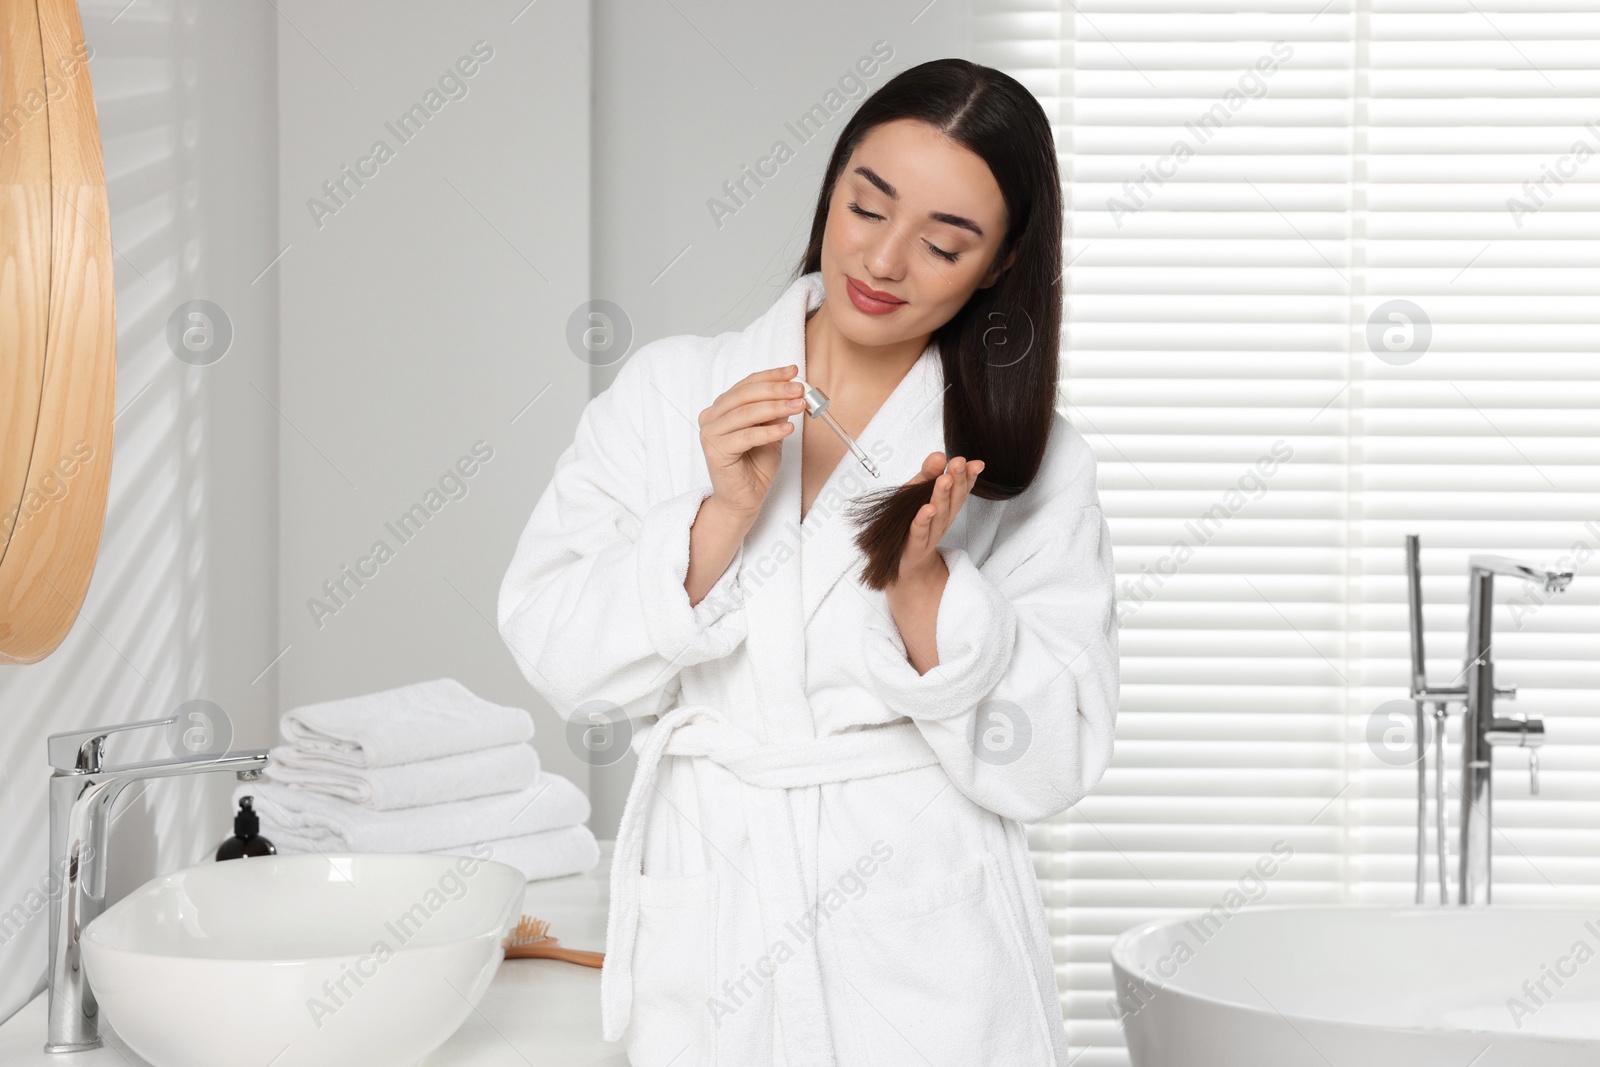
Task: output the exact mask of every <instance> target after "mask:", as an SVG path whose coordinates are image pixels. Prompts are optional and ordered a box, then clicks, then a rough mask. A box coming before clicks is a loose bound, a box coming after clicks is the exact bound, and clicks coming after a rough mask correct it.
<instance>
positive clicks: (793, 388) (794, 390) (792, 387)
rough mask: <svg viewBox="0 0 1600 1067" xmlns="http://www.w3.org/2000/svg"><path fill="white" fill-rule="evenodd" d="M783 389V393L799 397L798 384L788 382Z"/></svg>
mask: <svg viewBox="0 0 1600 1067" xmlns="http://www.w3.org/2000/svg"><path fill="white" fill-rule="evenodd" d="M783 388H784V391H785V392H788V393H791V394H793V395H795V396H799V395H800V383H799V382H790V383H789V384H788V385H786V386H784V387H783Z"/></svg>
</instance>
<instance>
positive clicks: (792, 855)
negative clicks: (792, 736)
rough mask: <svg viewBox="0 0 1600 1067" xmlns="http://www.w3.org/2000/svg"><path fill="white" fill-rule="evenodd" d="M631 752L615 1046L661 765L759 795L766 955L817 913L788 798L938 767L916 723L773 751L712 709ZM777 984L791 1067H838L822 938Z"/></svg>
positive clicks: (755, 810)
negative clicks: (788, 930)
mask: <svg viewBox="0 0 1600 1067" xmlns="http://www.w3.org/2000/svg"><path fill="white" fill-rule="evenodd" d="M632 747H633V748H634V749H635V751H637V752H638V754H639V766H638V770H637V771H636V772H635V774H634V779H633V785H632V787H631V788H630V789H629V790H628V799H627V802H626V804H625V805H624V806H623V809H622V820H621V823H620V824H619V826H618V828H617V842H616V848H615V851H614V853H613V856H612V862H611V912H610V916H609V917H608V919H607V923H606V958H605V966H604V968H603V969H602V970H601V976H600V997H601V1009H602V1011H601V1017H602V1020H603V1030H604V1036H605V1039H606V1040H607V1041H617V1040H620V1039H621V1037H622V1031H623V1029H624V1028H625V1027H626V1026H627V1024H628V1018H629V1016H630V1014H631V1012H632V1007H633V945H634V935H635V934H636V933H637V931H638V928H639V877H640V875H641V874H642V862H643V854H644V829H645V826H646V824H647V821H648V820H647V816H648V815H649V804H650V802H651V800H652V799H653V797H654V793H655V785H656V770H657V767H658V765H659V763H660V761H661V757H662V756H663V755H683V756H705V757H707V758H709V759H712V760H715V761H716V762H717V763H719V764H721V765H722V766H723V767H726V768H727V769H728V770H730V771H732V772H733V774H734V775H736V776H737V777H738V778H739V779H740V780H741V781H742V782H744V783H745V784H746V785H749V786H753V787H754V788H753V789H751V790H750V798H749V800H748V802H747V810H748V811H749V812H750V813H751V817H752V821H753V822H755V824H756V825H757V826H759V831H760V832H752V833H751V834H750V847H751V851H752V853H753V856H754V861H755V867H756V871H755V874H756V882H757V887H758V890H759V892H760V894H761V914H762V916H763V922H764V923H765V925H766V928H767V929H766V935H767V944H768V945H770V944H772V943H774V942H776V941H778V940H780V939H781V938H782V929H783V923H784V921H785V920H792V919H794V918H796V917H799V916H802V915H805V914H806V913H808V912H809V911H810V910H811V909H812V908H813V907H814V906H815V902H814V901H812V900H809V899H808V898H807V896H806V893H805V886H804V878H803V876H802V873H801V865H800V848H799V845H798V843H797V841H796V836H795V829H794V823H793V821H792V819H791V816H790V809H789V804H788V795H787V793H786V792H785V790H788V789H792V788H798V787H800V786H813V785H821V784H823V783H826V782H843V781H849V780H850V779H854V778H870V777H874V776H876V775H880V774H896V773H899V772H901V771H908V770H914V769H916V768H918V767H926V766H929V765H930V764H933V763H937V762H938V756H937V755H936V754H935V753H934V751H933V749H932V748H931V747H930V746H929V745H928V742H927V740H926V739H925V738H924V737H923V736H922V732H921V731H920V730H918V729H917V727H916V725H915V724H914V723H910V722H900V723H894V724H891V725H888V726H872V727H866V728H864V729H860V730H851V731H847V732H845V733H841V734H832V735H829V736H826V737H818V738H814V739H805V740H796V741H781V742H775V743H767V742H762V741H761V740H759V739H758V738H756V737H755V736H753V735H752V734H750V733H749V732H748V731H747V730H745V729H743V728H742V727H739V726H736V725H734V724H733V723H731V722H729V721H728V720H727V719H726V718H725V717H724V716H723V715H722V714H721V713H720V712H718V711H717V710H716V709H715V708H712V707H710V706H709V705H705V704H685V705H682V706H680V707H676V708H673V709H672V710H671V711H669V712H667V713H666V714H664V715H662V716H661V717H660V718H659V719H658V720H656V721H655V722H654V723H650V724H648V725H647V726H645V727H644V729H643V730H641V731H640V733H639V734H637V735H636V736H635V737H634V739H633V745H632ZM757 820H759V821H757ZM773 981H774V983H775V989H774V993H775V998H776V1002H777V1010H778V1013H779V1018H780V1021H781V1024H782V1029H783V1039H784V1052H785V1059H786V1061H787V1063H788V1064H789V1065H790V1067H822V1065H826V1064H832V1063H833V1062H834V1058H833V1038H832V1034H831V1033H830V1031H829V1026H828V1013H827V1009H826V1006H825V1004H824V1002H823V995H822V972H821V970H820V968H819V966H818V963H817V956H816V938H811V939H809V940H808V941H806V942H805V943H804V944H803V945H801V946H799V948H798V949H797V951H796V955H795V958H794V959H793V960H790V961H787V962H786V964H785V965H784V966H783V967H780V968H778V969H777V971H776V972H775V974H774V975H773Z"/></svg>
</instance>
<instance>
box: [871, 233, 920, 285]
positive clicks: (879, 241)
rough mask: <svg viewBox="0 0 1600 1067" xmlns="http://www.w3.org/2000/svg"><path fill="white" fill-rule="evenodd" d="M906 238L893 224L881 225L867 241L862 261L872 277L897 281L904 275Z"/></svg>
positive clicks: (906, 251) (907, 253)
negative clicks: (896, 230)
mask: <svg viewBox="0 0 1600 1067" xmlns="http://www.w3.org/2000/svg"><path fill="white" fill-rule="evenodd" d="M908 255H909V252H908V250H907V248H906V240H905V238H903V237H901V236H900V234H898V233H896V232H895V229H894V227H893V226H881V227H879V228H878V231H877V233H876V234H875V235H874V236H873V239H872V240H871V241H870V242H869V243H868V245H867V248H866V255H865V256H864V257H863V262H864V264H865V266H866V268H867V270H868V272H870V273H871V275H872V276H873V277H874V278H881V279H883V280H884V281H891V282H897V281H899V280H900V279H901V278H903V277H904V276H905V270H906V257H907V256H908Z"/></svg>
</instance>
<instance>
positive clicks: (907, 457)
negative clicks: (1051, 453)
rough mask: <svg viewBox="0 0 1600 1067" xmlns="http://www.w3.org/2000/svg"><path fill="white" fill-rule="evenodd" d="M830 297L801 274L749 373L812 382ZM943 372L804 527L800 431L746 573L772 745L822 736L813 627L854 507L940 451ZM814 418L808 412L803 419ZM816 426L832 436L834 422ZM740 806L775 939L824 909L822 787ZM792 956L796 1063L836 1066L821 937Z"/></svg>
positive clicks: (782, 972)
mask: <svg viewBox="0 0 1600 1067" xmlns="http://www.w3.org/2000/svg"><path fill="white" fill-rule="evenodd" d="M822 295H823V289H822V280H821V275H820V274H817V273H812V274H808V275H804V276H802V277H801V278H799V279H797V280H796V281H795V283H794V284H793V285H791V286H790V287H789V289H788V290H787V291H786V292H785V293H784V294H783V296H782V297H780V298H779V300H778V301H777V303H776V304H775V305H774V306H773V308H772V309H770V310H769V312H768V313H767V314H766V315H764V316H762V317H761V318H760V319H757V320H756V321H755V322H754V323H752V324H751V326H750V327H749V328H748V329H747V330H745V331H744V333H743V336H742V338H741V347H742V348H743V352H741V354H740V358H739V360H738V368H737V369H738V371H739V373H740V376H743V375H744V374H748V373H750V372H752V371H756V370H761V369H763V368H767V367H773V366H782V365H784V364H788V363H793V364H795V365H797V366H799V367H800V368H801V370H800V377H802V378H804V377H805V312H806V310H807V308H808V307H812V306H815V305H816V304H817V303H820V301H821V299H822ZM940 377H941V374H940V367H939V362H938V355H937V351H936V349H935V348H933V347H932V346H930V347H929V349H928V350H927V351H925V352H924V353H923V355H922V358H921V359H920V360H918V362H917V363H916V364H915V365H914V366H913V368H912V370H911V371H910V372H908V373H907V375H906V377H905V378H904V379H903V380H902V381H901V383H900V385H899V386H898V387H897V388H896V389H895V391H894V392H893V393H892V394H891V395H890V396H889V398H888V399H887V400H886V401H885V402H884V404H883V406H882V407H881V408H880V409H879V411H878V413H877V415H876V416H875V417H874V418H873V419H872V422H871V423H870V424H869V425H868V426H867V428H866V431H865V432H864V433H863V434H862V435H861V438H860V440H859V442H858V443H859V444H860V445H861V446H862V448H864V449H865V450H866V451H867V454H868V455H870V456H872V457H873V460H874V462H875V463H876V464H877V465H878V469H879V473H880V477H879V478H876V479H874V478H872V477H870V476H869V475H867V474H866V472H865V471H864V470H863V469H862V468H861V466H860V464H859V463H858V462H857V461H856V459H855V458H854V457H853V456H850V455H849V454H846V455H845V457H844V459H843V460H841V461H840V464H839V466H838V467H837V468H836V469H835V470H834V471H833V473H832V475H831V476H830V477H829V479H828V482H827V484H826V485H825V486H824V487H823V490H822V492H820V493H819V494H818V496H817V500H816V502H815V503H814V504H813V506H812V509H811V511H810V512H808V513H807V515H806V521H805V522H804V523H802V522H801V521H800V459H801V449H802V442H801V435H800V434H799V433H792V434H790V435H789V436H788V437H787V438H786V439H785V440H784V442H783V446H782V449H781V453H780V460H779V463H778V471H777V474H776V476H775V477H774V479H773V483H772V486H771V487H770V488H769V490H768V492H767V499H766V502H765V504H763V505H762V509H761V514H760V515H759V516H758V517H757V519H756V522H755V524H754V525H753V526H752V527H751V529H750V531H749V533H747V534H746V535H745V541H744V547H743V550H742V551H743V558H742V561H741V564H740V570H739V578H738V581H739V586H740V589H741V591H742V594H743V599H744V603H745V612H746V622H747V627H746V633H745V642H746V646H747V649H748V651H749V656H750V662H751V666H752V670H751V677H752V679H753V684H754V686H755V690H756V695H757V697H758V699H757V700H756V701H755V703H754V706H753V707H749V708H746V709H744V710H743V712H742V714H741V715H740V718H741V720H742V721H743V724H744V726H745V728H746V729H747V730H748V731H749V732H750V733H751V734H753V735H755V736H756V737H759V738H760V739H761V740H762V741H763V742H764V743H767V744H777V745H784V744H790V745H795V746H799V745H802V744H803V743H804V742H808V741H813V740H815V739H816V738H817V728H816V722H815V720H814V719H813V717H812V714H811V707H810V703H809V701H808V700H807V698H806V690H805V674H806V661H805V626H806V622H807V621H808V620H809V619H810V618H811V615H812V613H813V612H815V611H816V608H817V605H818V604H819V603H820V602H821V600H822V598H823V596H824V594H826V593H827V591H828V590H829V589H830V588H832V587H833V586H834V585H835V584H837V583H838V582H839V581H840V580H853V579H845V575H846V572H847V571H849V570H850V569H851V565H852V563H854V564H855V565H857V567H859V565H860V564H861V563H862V562H863V557H862V555H861V553H860V551H859V550H858V549H857V548H856V547H855V544H854V531H855V526H854V524H853V523H852V522H851V521H850V518H849V515H848V512H847V510H846V508H845V504H846V502H847V500H848V499H850V498H853V497H857V496H860V495H862V494H863V493H868V492H871V491H873V490H875V489H879V488H885V487H888V486H895V485H900V484H901V483H903V482H905V481H906V480H907V479H908V478H910V477H911V476H912V475H913V474H915V473H916V471H917V469H918V468H919V467H920V466H921V463H922V460H923V458H924V457H925V456H926V455H927V454H928V453H929V452H931V451H934V450H935V449H938V448H939V447H941V441H942V437H943V433H942V408H941V405H939V404H937V403H934V402H933V401H935V400H937V398H938V396H939V395H940V391H941V387H940V385H939V379H940ZM806 417H807V416H805V415H804V414H800V415H796V416H794V419H795V420H796V421H797V422H798V421H799V420H803V419H805V418H806ZM817 429H819V430H820V431H821V432H823V433H826V432H828V430H827V428H826V427H818V428H817ZM850 472H855V473H854V475H851V473H850ZM802 549H803V562H802ZM862 592H863V595H877V596H881V595H882V594H868V593H867V591H865V590H863V591H862ZM742 803H743V805H744V807H745V810H746V814H747V817H748V818H749V819H750V821H751V825H753V826H761V827H763V828H765V832H763V833H759V834H752V835H751V838H750V848H751V851H752V858H753V860H754V873H755V877H756V882H757V885H758V886H759V893H760V900H761V911H762V915H763V922H764V923H765V924H766V927H767V935H768V941H769V943H771V942H773V941H775V940H776V939H778V938H781V937H783V936H784V931H785V927H784V925H783V924H784V923H785V921H787V920H793V919H796V918H798V917H800V916H803V915H806V914H809V913H810V912H811V911H812V910H813V909H814V907H815V901H816V894H817V887H816V882H817V871H816V870H815V869H813V868H814V864H812V863H810V862H808V859H807V857H808V856H809V855H811V854H812V853H813V852H814V841H813V840H812V837H813V834H814V830H807V829H806V828H807V827H813V828H814V827H815V825H816V819H817V803H818V800H817V790H816V789H815V788H806V789H794V790H790V789H754V790H749V791H747V792H746V793H745V794H744V796H743V797H742ZM802 842H804V843H805V844H802ZM795 955H796V958H795V959H794V960H792V961H790V963H789V964H788V965H786V966H784V967H782V968H780V969H778V971H777V972H776V974H775V975H774V976H773V982H774V987H775V992H776V994H777V1010H778V1022H779V1023H780V1024H781V1028H782V1033H783V1043H784V1047H785V1049H786V1053H787V1059H788V1062H790V1063H793V1064H796V1065H800V1064H805V1065H824V1064H832V1063H833V1062H834V1060H833V1049H832V1041H831V1038H830V1036H829V1029H828V1022H827V1005H826V1003H825V1001H824V994H823V988H822V977H821V968H820V963H819V961H818V959H817V949H816V940H815V939H814V938H813V939H807V940H804V941H802V942H801V943H800V944H799V945H798V946H797V947H796V948H795Z"/></svg>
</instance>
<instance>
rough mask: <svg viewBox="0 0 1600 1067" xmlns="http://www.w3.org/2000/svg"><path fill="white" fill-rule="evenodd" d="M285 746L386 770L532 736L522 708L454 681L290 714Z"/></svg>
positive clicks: (282, 726) (283, 728) (282, 730)
mask: <svg viewBox="0 0 1600 1067" xmlns="http://www.w3.org/2000/svg"><path fill="white" fill-rule="evenodd" d="M278 733H279V734H280V735H282V737H283V740H284V743H285V744H288V745H293V746H294V747H295V748H297V749H299V750H300V751H301V752H304V753H305V754H306V755H308V756H319V757H322V758H323V759H326V760H329V761H331V762H335V763H342V764H345V765H347V766H350V767H387V766H389V765H391V764H395V763H414V762H416V761H417V760H425V759H438V758H439V757H440V756H453V755H455V754H456V753H458V752H471V751H473V750H474V749H479V748H490V747H492V746H495V745H514V744H520V743H521V742H524V741H527V740H528V739H529V738H531V737H532V736H533V719H532V717H531V716H529V715H528V713H527V712H526V711H524V710H522V709H521V708H508V707H504V706H502V705H500V704H491V703H490V702H489V701H487V700H484V699H483V698H482V697H480V696H478V695H477V694H476V693H473V692H472V691H471V690H469V689H468V688H467V687H466V686H464V685H462V684H461V683H460V682H458V681H456V680H455V679H454V678H435V679H434V680H433V681H431V682H418V683H417V684H415V685H403V686H400V687H399V688H397V689H385V690H383V691H381V692H377V693H366V694H363V695H361V696H355V697H346V698H343V699H341V700H329V701H325V702H323V703H320V704H307V705H305V706H303V707H298V708H292V709H290V710H289V711H286V712H284V714H283V718H282V719H281V720H280V721H279V723H278Z"/></svg>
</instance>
